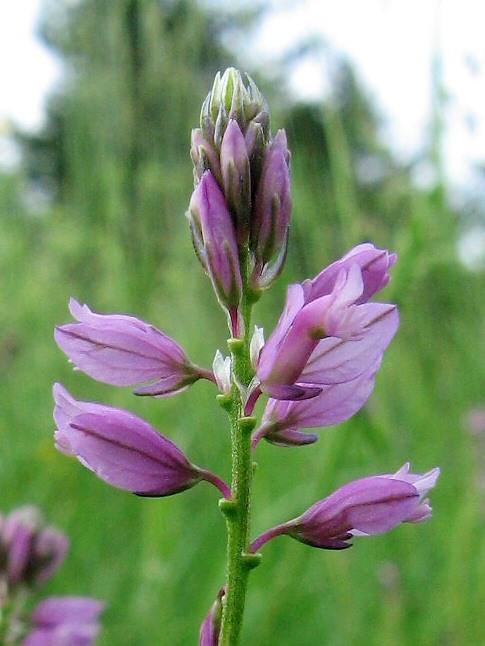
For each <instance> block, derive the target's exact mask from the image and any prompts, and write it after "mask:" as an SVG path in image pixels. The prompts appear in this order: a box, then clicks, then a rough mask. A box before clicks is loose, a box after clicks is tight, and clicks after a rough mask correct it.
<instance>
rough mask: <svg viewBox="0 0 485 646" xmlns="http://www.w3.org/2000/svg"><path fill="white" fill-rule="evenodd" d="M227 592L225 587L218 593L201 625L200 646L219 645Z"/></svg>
mask: <svg viewBox="0 0 485 646" xmlns="http://www.w3.org/2000/svg"><path fill="white" fill-rule="evenodd" d="M225 593H226V588H225V587H223V588H221V590H220V591H219V594H218V595H217V599H216V600H215V601H214V603H213V604H212V607H211V609H210V610H209V612H208V613H207V615H206V617H205V619H204V621H203V622H202V624H201V626H200V632H199V646H217V645H218V644H219V633H220V631H221V618H222V599H223V597H224V595H225Z"/></svg>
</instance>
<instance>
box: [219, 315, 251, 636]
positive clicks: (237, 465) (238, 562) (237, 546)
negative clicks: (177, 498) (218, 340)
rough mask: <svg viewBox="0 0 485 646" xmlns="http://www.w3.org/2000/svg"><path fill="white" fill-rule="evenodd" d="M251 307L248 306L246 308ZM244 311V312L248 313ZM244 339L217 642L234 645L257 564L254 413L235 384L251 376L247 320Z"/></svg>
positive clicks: (237, 360)
mask: <svg viewBox="0 0 485 646" xmlns="http://www.w3.org/2000/svg"><path fill="white" fill-rule="evenodd" d="M248 310H250V308H248ZM248 313H249V312H247V313H246V314H248ZM244 318H245V323H246V335H245V338H244V340H243V339H230V340H229V348H230V350H231V354H232V366H233V374H234V382H233V388H232V405H231V411H230V422H231V444H232V453H231V457H232V480H231V500H224V501H222V502H221V510H222V511H223V513H224V514H225V516H226V523H227V579H226V593H225V596H224V598H223V610H222V623H221V632H220V635H219V646H237V644H238V643H239V638H240V633H241V627H242V622H243V614H244V605H245V600H246V590H247V583H248V576H249V572H250V571H251V569H252V568H253V567H255V566H256V565H257V564H258V562H259V561H258V558H257V557H255V556H254V555H252V554H250V549H249V531H250V515H251V484H252V475H253V463H252V451H251V432H252V430H253V429H254V427H255V425H256V420H255V419H254V418H253V417H244V416H243V414H244V412H243V400H242V395H241V392H240V389H239V387H238V384H242V385H243V386H246V385H247V384H248V383H249V381H250V378H251V373H252V368H251V363H250V357H249V340H248V334H247V332H248V326H247V324H248V320H249V318H250V316H248V315H246V316H245V317H244Z"/></svg>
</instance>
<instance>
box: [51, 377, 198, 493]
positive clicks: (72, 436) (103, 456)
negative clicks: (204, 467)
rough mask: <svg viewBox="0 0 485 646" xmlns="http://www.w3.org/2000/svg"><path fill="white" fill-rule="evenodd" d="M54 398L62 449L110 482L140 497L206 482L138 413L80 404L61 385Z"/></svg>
mask: <svg viewBox="0 0 485 646" xmlns="http://www.w3.org/2000/svg"><path fill="white" fill-rule="evenodd" d="M54 398H55V401H56V408H55V411H54V418H55V419H56V421H58V429H57V432H56V444H57V447H58V448H59V449H60V450H61V451H62V452H64V453H69V454H70V455H73V456H75V457H77V458H78V459H79V461H80V462H81V463H82V464H83V465H84V466H86V467H87V468H88V469H90V470H92V471H94V472H95V473H96V475H98V477H99V478H101V479H102V480H104V481H105V482H108V483H109V484H112V485H113V486H116V487H119V488H120V489H125V490H128V491H132V492H133V493H137V494H139V495H144V496H167V495H171V494H174V493H178V492H180V491H183V490H184V489H187V488H189V487H192V486H193V485H195V484H196V483H197V482H199V481H200V480H201V478H202V476H201V475H200V473H199V471H198V470H197V469H196V467H194V466H193V465H191V464H190V463H189V462H188V460H187V458H186V457H185V456H184V454H183V453H182V452H181V451H180V449H179V448H178V447H177V446H176V445H175V444H173V443H172V442H170V440H168V439H167V438H165V437H163V436H162V435H160V434H159V433H158V432H157V431H156V430H155V429H154V428H153V427H152V426H150V425H149V424H148V423H147V422H145V421H143V420H142V419H140V418H139V417H137V416H136V415H133V414H132V413H129V412H128V411H124V410H121V409H117V408H111V407H108V406H101V405H99V404H90V403H87V402H75V401H74V400H73V399H72V397H70V395H69V394H68V393H67V392H66V391H65V389H63V388H62V386H60V385H59V384H56V386H55V387H54ZM59 422H60V424H59Z"/></svg>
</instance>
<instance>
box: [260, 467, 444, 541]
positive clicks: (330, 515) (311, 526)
mask: <svg viewBox="0 0 485 646" xmlns="http://www.w3.org/2000/svg"><path fill="white" fill-rule="evenodd" d="M439 473H440V470H439V469H438V468H435V469H432V470H431V471H428V472H427V473H425V474H424V475H417V474H410V473H409V463H407V464H405V465H404V466H403V467H402V468H401V469H399V471H397V472H396V473H395V474H392V475H391V474H385V475H381V476H371V477H368V478H362V479H360V480H355V481H354V482H350V483H348V484H346V485H344V486H343V487H341V488H340V489H337V491H335V492H334V493H332V494H331V495H330V496H328V497H327V498H324V499H323V500H320V501H318V502H317V503H315V504H314V505H312V507H310V508H309V509H308V510H307V511H306V512H305V513H304V514H302V515H301V516H298V518H294V519H293V520H290V521H288V522H286V523H283V524H282V525H278V526H277V527H273V528H272V529H270V530H268V531H267V532H265V533H264V534H262V535H261V536H260V537H259V538H257V539H256V540H255V541H254V542H253V544H252V546H251V547H252V550H253V551H257V550H258V549H259V548H260V547H261V546H262V545H264V544H265V543H267V542H268V541H269V540H270V539H272V538H274V537H276V536H279V535H281V534H287V535H288V536H290V537H291V538H294V539H295V540H297V541H300V542H301V543H306V544H307V545H311V546H312V547H318V548H321V549H333V550H339V549H345V548H347V547H351V544H350V543H349V542H348V541H349V540H350V539H351V538H352V537H353V536H370V535H376V534H383V533H384V532H388V531H389V530H391V529H393V528H394V527H396V526H397V525H399V524H400V523H418V522H422V521H424V520H428V519H429V518H430V517H431V513H432V510H431V507H430V505H429V501H428V499H425V496H426V495H427V494H428V492H429V490H430V489H432V488H433V487H434V486H435V484H436V481H437V479H438V476H439Z"/></svg>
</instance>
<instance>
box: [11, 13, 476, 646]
mask: <svg viewBox="0 0 485 646" xmlns="http://www.w3.org/2000/svg"><path fill="white" fill-rule="evenodd" d="M255 16H257V12H256V13H255V15H254V16H251V15H248V14H240V15H239V18H238V14H237V12H236V13H234V12H233V13H232V14H230V19H229V18H228V16H224V15H217V16H215V15H213V14H212V13H211V12H210V10H209V9H205V8H203V6H202V5H201V4H200V3H194V2H189V1H187V0H172V1H169V0H164V1H161V0H159V1H157V2H156V1H154V0H119V1H118V2H116V3H113V2H109V1H108V0H83V1H82V2H81V1H78V2H70V1H67V0H62V1H59V0H57V1H54V0H51V1H50V2H46V4H45V14H44V23H43V28H42V31H43V34H44V37H45V39H46V41H47V42H48V43H49V44H50V46H51V47H53V48H54V49H55V50H56V51H57V52H58V54H59V55H60V56H61V57H62V59H63V60H64V62H65V65H66V70H67V79H66V83H65V85H64V86H63V87H62V88H61V89H60V90H59V91H58V92H57V94H56V95H55V96H53V97H52V98H51V101H50V103H49V106H48V113H47V114H48V119H47V125H46V128H45V129H44V131H43V132H41V133H39V134H37V135H35V136H33V135H27V134H25V133H24V134H23V135H22V136H21V140H22V145H23V150H24V162H25V166H24V172H23V173H17V174H10V175H9V174H6V173H4V174H3V175H1V176H0V196H1V204H0V216H1V217H0V269H1V275H2V296H3V303H4V306H3V307H2V308H1V309H0V384H1V392H2V403H1V406H0V446H1V456H2V458H1V460H0V485H1V491H2V497H3V502H2V507H3V509H4V510H5V511H8V510H10V509H11V508H13V507H14V506H16V505H20V504H25V503H35V504H38V505H39V506H40V507H41V508H42V509H43V511H44V513H45V515H46V517H47V519H48V520H49V521H50V522H52V523H53V524H56V525H57V526H58V527H59V528H61V529H63V530H65V531H66V532H67V533H68V534H69V536H70V539H71V544H72V547H71V552H70V555H69V557H68V560H67V562H66V564H65V565H64V566H63V568H62V570H61V571H60V572H59V573H58V574H57V576H56V577H55V578H54V579H53V580H52V581H51V582H50V583H49V584H48V587H47V589H46V593H47V594H51V593H52V594H54V593H55V594H89V595H93V596H95V597H98V598H101V599H104V600H105V601H106V603H107V607H108V609H107V611H106V613H105V616H104V630H103V633H102V636H101V637H100V639H99V644H100V645H101V646H103V645H106V646H108V645H110V646H111V645H112V644H118V645H120V646H131V645H133V644H141V645H147V646H151V645H152V644H167V645H168V644H170V645H171V646H174V645H176V644H179V645H180V646H185V645H186V644H193V643H196V635H197V633H198V626H199V624H200V621H201V620H202V618H203V616H204V615H205V614H206V612H207V610H208V608H209V606H210V605H211V603H212V601H213V599H214V598H215V595H216V593H217V591H218V589H219V587H220V585H221V582H222V580H223V577H224V553H225V528H224V522H223V518H222V516H221V514H220V513H219V511H218V509H217V496H216V495H215V493H214V491H212V490H210V489H209V487H208V486H207V485H206V484H201V485H200V486H199V487H196V488H195V489H194V490H191V491H189V492H186V493H184V494H182V495H180V496H177V497H174V498H172V499H164V500H142V499H138V498H136V497H134V496H129V495H128V494H126V493H124V492H121V491H117V490H115V489H113V488H110V487H108V486H106V485H105V484H104V483H102V482H101V481H99V480H97V479H96V478H94V477H92V475H91V474H90V473H88V471H87V470H85V469H83V468H82V467H81V466H80V465H79V464H77V463H76V462H75V461H72V460H68V459H67V458H66V457H65V456H62V455H59V454H57V453H56V452H55V450H54V448H53V443H52V430H53V423H52V419H51V411H52V398H51V394H50V389H51V384H52V383H53V382H54V381H62V383H64V384H65V385H66V387H67V388H68V389H70V390H71V391H72V392H73V394H74V396H76V397H77V398H79V399H93V400H97V401H102V402H105V403H108V404H111V405H118V406H123V407H125V408H129V409H130V410H133V411H135V412H137V413H138V414H140V415H142V416H143V417H145V418H146V419H147V420H149V421H150V422H151V423H152V424H154V425H155V426H156V427H157V428H159V430H160V431H161V432H162V433H164V434H166V435H167V436H168V437H170V438H171V439H173V440H174V441H175V442H176V443H178V444H179V445H180V446H181V448H182V449H183V450H184V451H186V452H187V454H188V455H189V457H190V459H191V460H193V461H194V462H195V463H196V464H200V465H201V466H204V467H206V468H209V469H212V470H214V471H216V472H217V473H219V474H220V475H221V476H222V477H225V478H228V477H229V460H228V451H229V439H228V437H227V433H226V432H225V430H224V429H225V428H226V422H225V418H224V414H223V412H222V411H221V410H220V409H219V408H218V407H217V405H216V404H215V401H214V395H215V391H214V388H213V387H212V386H211V384H209V383H205V384H204V383H199V384H196V385H195V386H194V387H193V388H192V389H191V390H190V392H188V393H184V394H182V395H179V396H178V397H176V398H172V399H167V400H161V401H157V400H151V399H139V398H135V397H133V396H132V395H131V393H130V392H129V391H128V390H125V389H115V388H109V387H107V386H102V385H99V384H96V383H93V382H92V381H91V380H90V379H89V378H87V377H85V376H84V375H82V374H80V373H76V374H74V373H73V372H72V370H71V368H70V367H69V365H68V364H67V362H66V360H65V357H64V356H63V355H62V354H61V352H60V351H59V350H58V349H57V348H56V347H55V344H54V342H53V340H52V329H53V326H54V325H55V324H56V323H59V322H62V321H65V320H67V318H68V313H67V301H68V298H69V296H71V295H73V296H76V297H77V298H78V299H79V300H81V301H82V302H87V303H89V305H90V306H91V307H92V308H93V309H95V310H98V311H103V312H113V311H123V312H127V313H132V314H135V315H138V316H140V317H142V318H144V319H146V320H149V321H151V322H152V323H153V324H155V325H157V326H158V327H160V328H162V329H163V330H164V331H165V332H167V333H168V334H170V335H172V336H174V337H175V338H176V339H177V340H178V341H179V342H180V343H181V344H183V345H184V347H185V348H186V349H187V351H188V353H189V355H190V356H191V357H192V358H193V359H194V360H195V361H196V362H198V363H201V364H203V365H210V363H211V361H212V358H213V354H214V351H215V349H216V348H217V347H219V348H221V350H224V348H225V339H226V336H227V329H226V328H225V321H224V315H223V314H222V312H220V311H219V310H218V309H217V306H216V303H215V299H214V297H213V294H212V293H211V289H210V284H209V281H208V280H207V278H206V277H205V276H204V275H203V272H202V271H201V268H200V267H199V266H198V263H197V261H196V260H195V256H194V254H193V251H192V248H191V243H190V237H189V235H188V231H187V224H186V221H185V218H184V217H183V213H184V211H185V209H186V206H187V203H188V200H189V197H190V191H191V188H192V176H191V162H190V159H189V137H190V129H191V128H192V127H194V126H195V125H197V121H198V113H199V108H200V104H201V102H202V100H203V98H204V97H205V95H206V93H207V91H208V89H209V88H210V86H211V83H212V78H213V76H214V73H215V72H216V71H217V69H223V68H225V67H226V66H227V65H229V64H237V65H239V66H241V67H242V68H243V69H244V68H245V65H244V61H238V60H237V58H236V56H235V54H234V52H229V51H227V50H226V48H225V47H224V46H223V45H222V44H221V43H222V42H226V41H227V39H225V40H224V39H223V36H224V34H225V33H227V30H228V29H231V30H234V29H242V30H245V29H249V28H250V27H251V21H252V18H254V17H255ZM338 69H339V73H338V74H336V76H335V77H334V88H333V91H332V93H331V99H330V100H328V101H326V102H324V103H322V104H320V105H319V104H311V105H309V104H303V103H298V102H292V101H288V100H287V98H285V100H284V101H283V100H282V97H281V92H278V89H277V88H275V87H274V86H273V85H272V84H271V85H270V83H269V82H268V84H266V82H265V80H264V78H258V84H259V86H260V87H261V89H262V90H263V92H265V93H266V94H267V95H268V99H269V100H270V105H271V106H272V108H273V131H275V130H276V128H277V127H285V128H286V129H287V132H288V139H289V143H290V148H291V150H292V181H293V191H294V215H293V224H292V236H291V238H292V239H291V243H290V253H289V258H288V264H287V267H286V268H285V271H284V274H283V277H282V278H281V279H280V281H279V283H278V284H277V286H276V287H275V288H274V289H272V290H270V291H269V292H268V293H267V294H266V295H265V297H264V299H263V300H262V302H261V303H260V304H258V308H257V311H256V316H255V322H258V323H262V324H264V326H265V329H266V334H267V335H268V334H269V331H270V330H271V328H272V326H273V325H274V324H275V322H276V320H277V318H278V315H279V312H280V311H281V307H282V302H283V298H284V291H285V284H286V283H287V282H289V281H301V280H303V279H304V278H305V277H308V276H312V275H314V274H315V273H317V272H318V271H320V269H321V268H322V267H323V266H324V265H325V264H326V263H328V262H330V261H332V260H333V259H335V258H336V257H338V256H339V255H340V254H342V253H343V252H345V251H346V250H347V249H348V248H349V247H350V246H351V245H354V244H357V243H359V242H362V241H363V240H372V241H374V242H375V243H376V244H377V245H378V246H383V247H388V248H390V249H392V250H395V251H397V252H398V255H399V262H398V263H397V264H396V266H395V267H394V268H393V272H392V273H393V280H392V282H391V284H390V285H389V287H388V288H387V289H386V293H385V295H384V297H385V298H386V299H387V300H393V301H395V302H397V303H398V304H399V306H400V311H401V318H402V324H401V329H400V331H399V334H398V336H397V338H396V340H395V341H394V342H393V344H392V346H391V348H390V349H389V351H388V352H387V354H386V356H385V359H384V363H383V367H382V369H381V371H380V373H379V376H378V380H377V385H376V388H375V391H374V393H373V395H372V397H371V399H370V401H369V403H368V405H367V406H366V407H365V409H364V410H363V411H362V412H361V413H359V414H358V415H357V416H356V417H355V418H354V419H353V420H351V421H349V422H348V423H346V424H343V425H341V426H340V427H339V428H336V429H327V430H325V431H322V433H321V439H320V442H318V443H317V444H316V445H315V446H312V447H303V448H300V449H294V450H284V449H278V448H276V447H273V446H269V445H266V444H265V445H262V446H261V447H260V448H259V449H258V454H257V461H258V469H257V471H256V476H255V498H254V532H253V533H254V535H256V534H257V533H259V532H260V531H262V530H264V529H265V528H267V527H268V526H269V525H270V524H272V523H277V522H281V521H283V520H285V519H287V518H289V517H291V516H292V515H295V514H298V513H300V512H301V511H303V510H304V509H305V508H306V507H307V506H308V505H309V504H311V503H313V502H314V501H315V500H317V499H319V498H321V497H323V496H324V495H326V494H327V493H329V492H330V491H332V490H333V488H335V487H336V486H339V485H341V484H343V483H344V482H346V481H347V480H349V479H353V478H357V477H362V476H364V475H369V474H372V473H378V472H389V471H393V470H396V469H397V468H398V467H399V466H401V464H402V463H403V462H405V461H406V460H412V465H413V467H414V469H415V470H416V471H424V470H427V469H428V468H431V467H433V466H435V465H440V466H441V467H442V470H443V475H442V478H441V481H440V483H439V486H438V488H437V490H436V491H435V492H433V500H432V502H433V507H434V508H435V517H434V518H433V520H432V521H431V522H430V523H428V524H425V525H423V526H416V527H415V526H409V527H408V526H404V527H401V528H399V529H396V530H395V531H394V532H392V533H390V534H389V535H386V536H382V537H375V538H369V539H361V540H358V539H356V540H355V546H354V547H353V548H352V549H351V550H347V551H346V552H343V553H332V552H321V551H318V550H312V549H310V548H307V547H305V546H303V545H300V544H297V543H296V542H292V541H290V540H287V539H285V538H281V539H278V540H276V541H275V542H274V543H271V544H270V545H269V546H268V547H267V548H266V549H265V550H264V559H263V563H262V565H261V567H259V568H258V569H257V570H255V572H254V574H253V575H252V578H251V581H250V589H249V595H248V604H247V618H246V625H245V630H244V640H243V643H244V644H262V645H263V644H268V645H274V644H278V646H280V645H281V646H284V645H288V646H289V645H290V644H291V645H294V644H298V646H310V645H312V646H313V644H315V643H318V644H329V645H331V646H341V645H342V646H343V645H344V644H349V643H350V644H355V645H359V644H362V645H363V646H364V645H367V644H370V643H371V644H376V645H382V646H388V645H389V646H390V645H391V644H392V646H400V645H403V646H404V645H411V644H420V645H428V644H429V645H432V644H470V643H476V644H479V643H482V642H484V641H485V619H484V617H483V612H482V608H481V599H483V595H484V594H485V552H484V543H483V541H480V540H477V536H478V537H479V536H481V534H482V532H483V525H484V511H485V506H484V502H485V501H484V492H483V477H484V471H483V468H484V466H483V460H481V458H480V456H483V454H484V450H485V438H484V437H483V436H481V435H473V434H471V433H470V432H469V429H467V428H466V427H465V426H464V423H463V420H464V419H465V416H466V415H467V413H468V411H469V409H470V408H471V407H473V406H475V405H479V404H481V403H482V400H483V392H484V385H485V384H484V374H483V365H484V361H485V356H484V355H485V348H484V345H483V343H480V341H481V338H482V335H483V324H484V323H483V322H484V315H485V302H484V299H483V293H484V288H485V284H484V282H485V276H484V274H482V273H469V272H468V271H466V270H465V268H464V267H463V266H462V265H461V264H459V262H458V261H457V259H456V253H455V248H456V242H457V236H458V230H459V224H460V221H459V219H458V214H457V213H455V212H454V210H453V209H452V207H451V206H450V203H449V199H448V197H447V187H446V186H445V185H444V184H443V182H442V178H441V176H440V174H439V173H438V174H437V177H438V181H437V183H436V184H435V185H433V186H430V187H429V188H427V189H423V188H417V187H416V186H414V185H413V183H412V181H411V176H412V172H413V169H412V168H405V167H402V166H400V165H399V164H398V163H397V162H396V161H395V160H394V159H393V157H392V155H391V153H390V152H389V150H387V148H386V146H385V144H383V143H382V141H381V140H380V138H379V134H378V132H379V130H378V128H379V121H378V119H377V118H376V116H375V112H374V108H373V106H372V103H371V102H370V101H369V99H368V98H367V97H366V95H365V92H364V91H363V89H362V87H361V85H360V83H359V82H358V79H357V78H356V77H355V75H354V73H353V71H352V68H351V67H350V66H349V65H348V64H346V63H345V62H341V64H340V66H339V68H338ZM248 71H249V72H251V71H252V70H248ZM255 76H257V74H256V75H255ZM438 108H439V106H438ZM437 114H438V116H439V109H438V112H437ZM436 123H438V125H439V122H438V121H437V122H436ZM435 125H436V124H435ZM433 137H434V142H435V143H436V141H439V138H440V131H439V128H438V129H437V130H436V129H435V132H434V135H433ZM430 150H431V149H430ZM436 150H437V148H436V146H434V147H432V150H431V153H433V154H431V153H430V158H429V163H430V164H435V165H436V164H438V163H439V155H438V156H437V153H436ZM433 151H434V152H433ZM39 193H41V194H44V195H47V196H48V198H49V199H48V202H47V206H46V207H45V206H44V208H40V209H39V208H36V209H32V208H31V204H32V202H34V203H35V202H36V200H37V198H38V196H39ZM39 211H40V212H39Z"/></svg>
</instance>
